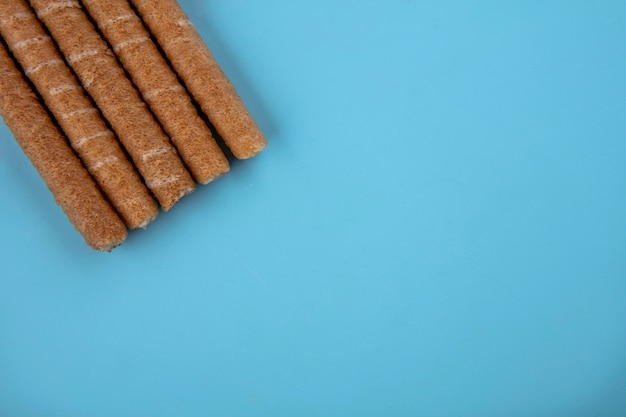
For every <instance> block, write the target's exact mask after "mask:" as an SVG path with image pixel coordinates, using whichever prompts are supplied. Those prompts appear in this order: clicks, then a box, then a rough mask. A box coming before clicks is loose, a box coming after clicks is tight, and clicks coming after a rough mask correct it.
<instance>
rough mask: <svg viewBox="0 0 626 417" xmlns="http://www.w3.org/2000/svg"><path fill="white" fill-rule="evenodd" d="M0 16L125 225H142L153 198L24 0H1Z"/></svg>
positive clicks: (0, 28) (153, 209) (154, 209)
mask: <svg viewBox="0 0 626 417" xmlns="http://www.w3.org/2000/svg"><path fill="white" fill-rule="evenodd" d="M0 21H2V22H5V23H4V24H3V25H0V33H1V34H2V36H3V38H4V39H5V41H6V43H7V45H8V47H9V49H10V50H11V51H12V53H13V55H14V56H15V58H16V60H17V61H18V63H19V64H20V65H21V66H22V68H25V69H26V70H25V72H26V74H27V75H28V77H29V78H30V81H31V82H32V83H33V85H34V86H35V88H36V89H37V90H38V92H39V94H40V96H41V97H42V99H43V101H44V103H45V104H46V106H47V107H48V109H49V110H50V112H51V113H52V115H53V116H54V117H55V118H56V120H57V122H58V123H59V126H60V127H61V129H62V130H63V132H64V133H65V135H66V136H67V138H68V139H69V141H70V143H71V145H72V147H73V148H74V149H75V150H76V152H77V153H78V155H79V157H80V158H81V160H82V161H83V163H84V164H85V167H86V168H87V169H88V170H89V171H90V173H91V174H92V176H93V177H94V179H95V180H96V182H97V183H98V185H99V186H100V188H101V189H102V191H103V192H104V194H105V195H106V197H107V198H108V199H109V201H110V202H111V204H112V205H113V206H114V208H115V209H116V210H117V212H118V213H119V214H120V216H121V217H122V219H123V220H124V221H125V223H126V225H127V226H128V227H129V228H131V229H134V228H136V227H139V226H141V225H144V226H145V225H146V224H147V223H149V222H150V221H151V220H152V219H154V218H155V217H156V215H157V214H158V206H157V204H156V202H155V201H154V199H153V198H152V196H151V195H150V193H149V191H148V189H147V188H146V186H145V185H144V184H143V182H142V181H141V178H140V177H139V174H138V173H137V172H136V171H135V168H134V167H133V165H132V164H131V163H130V161H128V158H127V157H126V155H125V153H124V151H123V150H122V148H121V147H120V144H119V142H118V141H117V138H116V137H115V135H114V134H113V132H111V131H110V130H109V128H108V127H107V125H106V123H105V122H104V120H103V119H102V117H101V115H100V114H99V112H98V110H97V109H96V108H95V107H94V106H93V103H92V101H91V100H90V99H89V98H88V97H87V95H86V94H85V92H84V91H83V89H82V88H81V87H80V84H79V83H78V80H77V79H76V77H75V76H74V75H73V74H72V72H71V70H70V69H69V68H68V67H67V66H66V65H65V62H64V61H63V58H62V57H61V55H60V54H59V52H58V50H57V49H56V46H55V44H54V41H53V40H52V39H51V38H50V37H49V36H48V34H47V32H46V31H45V29H44V28H43V26H42V24H41V22H39V20H38V19H37V17H36V16H35V14H34V12H33V11H32V9H31V8H30V6H29V5H28V3H27V2H26V1H25V0H12V1H10V2H2V3H0ZM92 139H98V140H92ZM103 160H107V161H113V160H114V161H115V163H108V164H102V161H103ZM96 167H97V169H96Z"/></svg>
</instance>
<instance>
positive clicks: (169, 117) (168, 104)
mask: <svg viewBox="0 0 626 417" xmlns="http://www.w3.org/2000/svg"><path fill="white" fill-rule="evenodd" d="M82 3H83V5H84V6H85V9H86V10H87V11H88V13H89V14H90V15H91V17H92V18H93V20H94V21H95V22H96V24H97V25H98V27H99V28H100V30H101V32H102V33H103V34H104V37H105V38H106V39H107V40H108V41H109V44H110V45H111V46H112V47H113V50H114V51H115V53H116V55H117V56H118V58H119V59H120V61H121V62H122V64H123V65H124V67H125V68H126V71H127V72H128V73H129V74H130V76H131V78H132V79H133V81H134V83H135V85H136V86H137V88H138V89H139V91H140V92H141V94H142V95H143V98H144V100H145V101H146V102H147V103H148V105H149V106H150V108H151V109H152V112H153V113H154V114H155V116H156V117H157V119H158V121H159V122H160V123H161V126H163V129H164V130H165V132H166V133H167V134H168V135H169V137H170V138H171V140H172V143H173V144H174V146H176V148H177V149H178V153H179V154H180V156H181V158H182V159H183V161H184V162H185V165H187V168H188V169H189V171H190V172H191V174H192V175H193V177H194V178H195V179H196V181H198V182H199V183H201V184H207V183H209V182H210V181H212V180H214V179H215V178H217V177H219V176H221V175H223V174H225V173H226V172H228V169H229V165H228V160H227V159H226V157H225V156H224V154H223V153H222V150H221V149H220V147H219V146H218V145H217V143H216V142H215V140H214V139H213V137H212V135H211V131H210V130H209V128H208V126H207V125H206V124H205V123H204V121H203V120H202V119H201V118H200V116H199V115H198V112H197V111H196V108H195V107H194V105H193V104H192V102H191V99H190V98H189V96H188V94H187V91H186V90H185V89H184V87H183V86H182V85H181V84H180V83H179V82H178V79H177V77H176V74H174V72H173V71H172V69H171V68H170V67H169V65H168V64H167V62H166V61H165V59H164V58H163V56H162V55H161V53H160V52H159V50H158V49H157V47H156V45H155V44H154V42H153V41H152V39H151V38H150V34H149V33H148V31H147V30H146V28H145V27H144V25H143V23H142V22H141V19H139V17H138V16H137V14H136V13H135V11H134V10H133V9H132V7H131V6H130V4H129V3H128V1H127V0H107V1H106V2H104V1H101V0H82Z"/></svg>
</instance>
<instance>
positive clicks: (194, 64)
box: [131, 0, 267, 159]
mask: <svg viewBox="0 0 626 417" xmlns="http://www.w3.org/2000/svg"><path fill="white" fill-rule="evenodd" d="M131 1H132V3H133V4H134V5H135V7H136V9H137V10H138V11H139V14H140V15H141V17H142V18H143V21H144V22H145V23H146V25H147V26H148V28H149V29H150V31H151V32H152V34H153V35H154V36H155V37H156V39H157V41H158V43H159V45H160V46H161V48H163V51H164V52H165V54H166V55H167V58H168V59H169V61H170V62H171V63H172V66H173V67H174V69H175V70H176V72H177V73H178V75H179V76H180V77H181V78H182V80H183V81H184V82H185V85H186V86H187V88H188V89H189V91H190V92H191V94H192V95H193V97H194V98H195V99H196V101H197V102H198V103H199V104H200V107H201V108H202V111H204V113H205V114H206V115H207V116H208V118H209V121H210V122H211V123H212V124H213V126H215V129H216V130H217V132H218V133H219V134H220V136H221V137H222V139H224V142H225V143H226V145H227V146H228V147H229V148H230V150H231V152H232V153H233V155H234V156H235V157H237V158H240V159H245V158H249V157H251V156H254V155H255V154H257V153H258V152H260V151H261V150H262V149H263V148H264V147H265V145H266V144H267V142H266V140H265V138H264V137H263V134H262V133H261V131H260V130H259V128H258V126H257V125H256V123H255V122H254V119H253V118H252V116H251V115H250V113H249V112H248V110H247V109H246V107H245V106H244V104H243V102H242V101H241V98H239V96H238V95H237V93H236V92H235V89H234V87H233V85H232V84H231V83H230V81H229V80H228V78H226V76H225V75H224V73H223V72H222V70H221V68H220V67H219V65H218V64H217V62H215V59H214V58H213V55H212V54H211V52H210V51H209V49H208V48H207V47H206V45H205V44H204V42H203V41H202V38H201V37H200V35H199V34H198V32H197V31H196V29H195V28H194V26H193V24H192V23H191V21H190V20H189V18H188V17H187V15H185V13H184V12H183V10H182V9H181V7H180V6H179V4H178V3H177V2H176V0H159V1H156V0H131Z"/></svg>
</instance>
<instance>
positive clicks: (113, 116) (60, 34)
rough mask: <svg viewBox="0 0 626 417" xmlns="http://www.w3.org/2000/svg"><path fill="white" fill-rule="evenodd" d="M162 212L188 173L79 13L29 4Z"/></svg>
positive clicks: (184, 187)
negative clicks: (113, 133) (107, 123)
mask: <svg viewBox="0 0 626 417" xmlns="http://www.w3.org/2000/svg"><path fill="white" fill-rule="evenodd" d="M30 4H31V6H32V7H33V8H34V9H35V11H36V12H37V16H38V17H39V19H40V20H41V21H42V22H43V23H44V24H45V25H46V27H47V28H48V30H49V31H50V33H51V34H52V36H53V38H54V39H55V41H56V42H57V44H58V45H59V48H60V49H61V52H62V53H63V55H64V56H65V58H66V60H67V61H68V63H69V64H70V65H71V66H72V68H73V69H74V71H75V73H76V74H77V75H78V77H79V79H80V81H81V82H82V85H83V87H84V88H85V89H86V90H87V92H88V93H89V94H90V95H91V97H92V98H93V99H94V101H95V102H96V104H97V105H98V107H99V108H100V110H101V111H102V114H103V115H104V117H105V118H106V119H107V120H108V121H109V123H110V125H111V127H112V128H113V130H114V131H115V132H116V134H117V135H118V138H119V139H120V142H121V143H122V144H123V145H124V147H125V148H126V150H127V151H128V154H129V155H130V156H131V158H132V160H133V162H134V164H135V166H136V167H137V169H138V170H139V172H140V174H141V175H142V177H143V178H144V180H145V182H146V185H147V186H148V188H149V189H150V190H151V191H152V193H153V194H154V195H155V197H156V198H157V200H158V201H159V203H160V204H161V207H162V208H163V210H168V209H170V208H171V207H172V206H173V205H174V203H176V201H178V200H179V199H180V198H181V197H183V196H184V195H186V194H188V193H190V192H192V191H193V190H194V189H195V183H194V181H193V179H192V178H191V175H190V174H189V172H188V171H187V170H186V168H185V167H184V165H183V163H182V161H181V160H180V158H179V156H178V154H177V152H176V150H175V149H174V147H173V146H172V144H171V143H170V141H169V138H168V137H167V136H166V135H165V133H163V131H162V129H161V127H160V126H159V124H158V123H157V121H156V120H155V119H154V117H153V115H152V113H150V111H149V110H148V108H147V107H146V105H145V103H144V102H143V101H142V100H141V98H140V97H139V93H138V92H137V90H136V89H135V87H134V86H133V85H132V83H131V82H130V80H129V79H128V78H127V77H126V74H125V73H124V70H123V69H122V68H121V67H120V66H119V64H118V62H117V59H116V58H115V56H114V54H113V53H112V52H111V51H110V50H109V49H108V46H107V44H106V42H105V41H104V40H103V39H102V38H101V37H100V35H99V34H98V33H97V31H96V30H95V28H94V27H93V25H92V24H91V21H90V20H89V18H88V16H87V15H86V14H85V11H84V10H83V9H82V7H81V5H80V4H79V3H78V2H77V1H73V0H30Z"/></svg>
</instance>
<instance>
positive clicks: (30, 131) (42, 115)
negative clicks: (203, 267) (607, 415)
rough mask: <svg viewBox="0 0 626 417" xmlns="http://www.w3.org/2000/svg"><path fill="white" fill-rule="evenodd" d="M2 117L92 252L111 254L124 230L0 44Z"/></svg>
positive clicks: (120, 240)
mask: <svg viewBox="0 0 626 417" xmlns="http://www.w3.org/2000/svg"><path fill="white" fill-rule="evenodd" d="M0 79H2V82H1V83H0V114H1V115H2V118H3V119H4V123H5V124H6V125H7V126H8V127H9V129H11V131H12V132H13V134H14V135H15V139H16V140H17V143H18V144H19V145H20V147H21V148H22V149H23V151H24V153H25V154H26V156H28V158H29V159H30V160H31V162H32V164H33V166H34V167H35V168H36V169H37V171H38V172H39V174H40V175H41V177H42V178H43V180H44V181H45V183H46V185H47V186H48V188H49V189H50V191H51V192H52V195H53V196H54V199H55V201H56V202H57V204H59V205H60V206H61V208H62V209H63V211H64V212H65V214H66V215H67V217H68V218H69V220H70V222H71V223H72V224H73V225H74V227H76V229H77V230H78V231H79V232H80V234H81V235H82V236H83V238H84V239H85V241H86V242H87V244H88V245H89V246H91V247H92V248H94V249H97V250H111V249H113V248H114V247H115V246H117V245H119V244H120V243H122V242H123V241H124V239H125V238H126V234H127V231H126V226H124V223H123V222H122V220H121V219H120V218H119V217H118V215H117V214H116V213H115V211H113V209H112V208H111V206H110V205H109V204H108V203H107V201H106V200H105V199H104V197H103V196H102V194H101V193H100V191H99V190H98V188H97V186H96V184H95V183H94V181H93V179H92V178H91V177H90V176H89V173H87V171H86V170H85V169H84V168H83V166H82V164H81V162H80V160H79V159H78V157H77V156H76V155H75V154H74V152H73V151H72V149H71V148H70V147H69V145H68V144H67V142H66V140H65V138H64V137H63V135H62V134H61V132H59V130H58V129H57V128H56V127H55V126H54V124H53V122H52V120H51V119H50V116H49V115H48V113H47V112H46V110H45V109H44V108H43V106H42V105H41V103H40V102H39V100H38V99H37V96H36V95H35V93H34V92H33V91H32V90H31V88H30V86H29V85H28V84H27V83H26V81H25V80H24V78H23V76H22V74H21V72H20V71H19V70H18V69H17V67H16V66H15V63H14V62H13V60H12V59H11V58H10V57H9V55H8V53H7V51H6V49H5V47H4V45H3V44H2V43H0Z"/></svg>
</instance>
